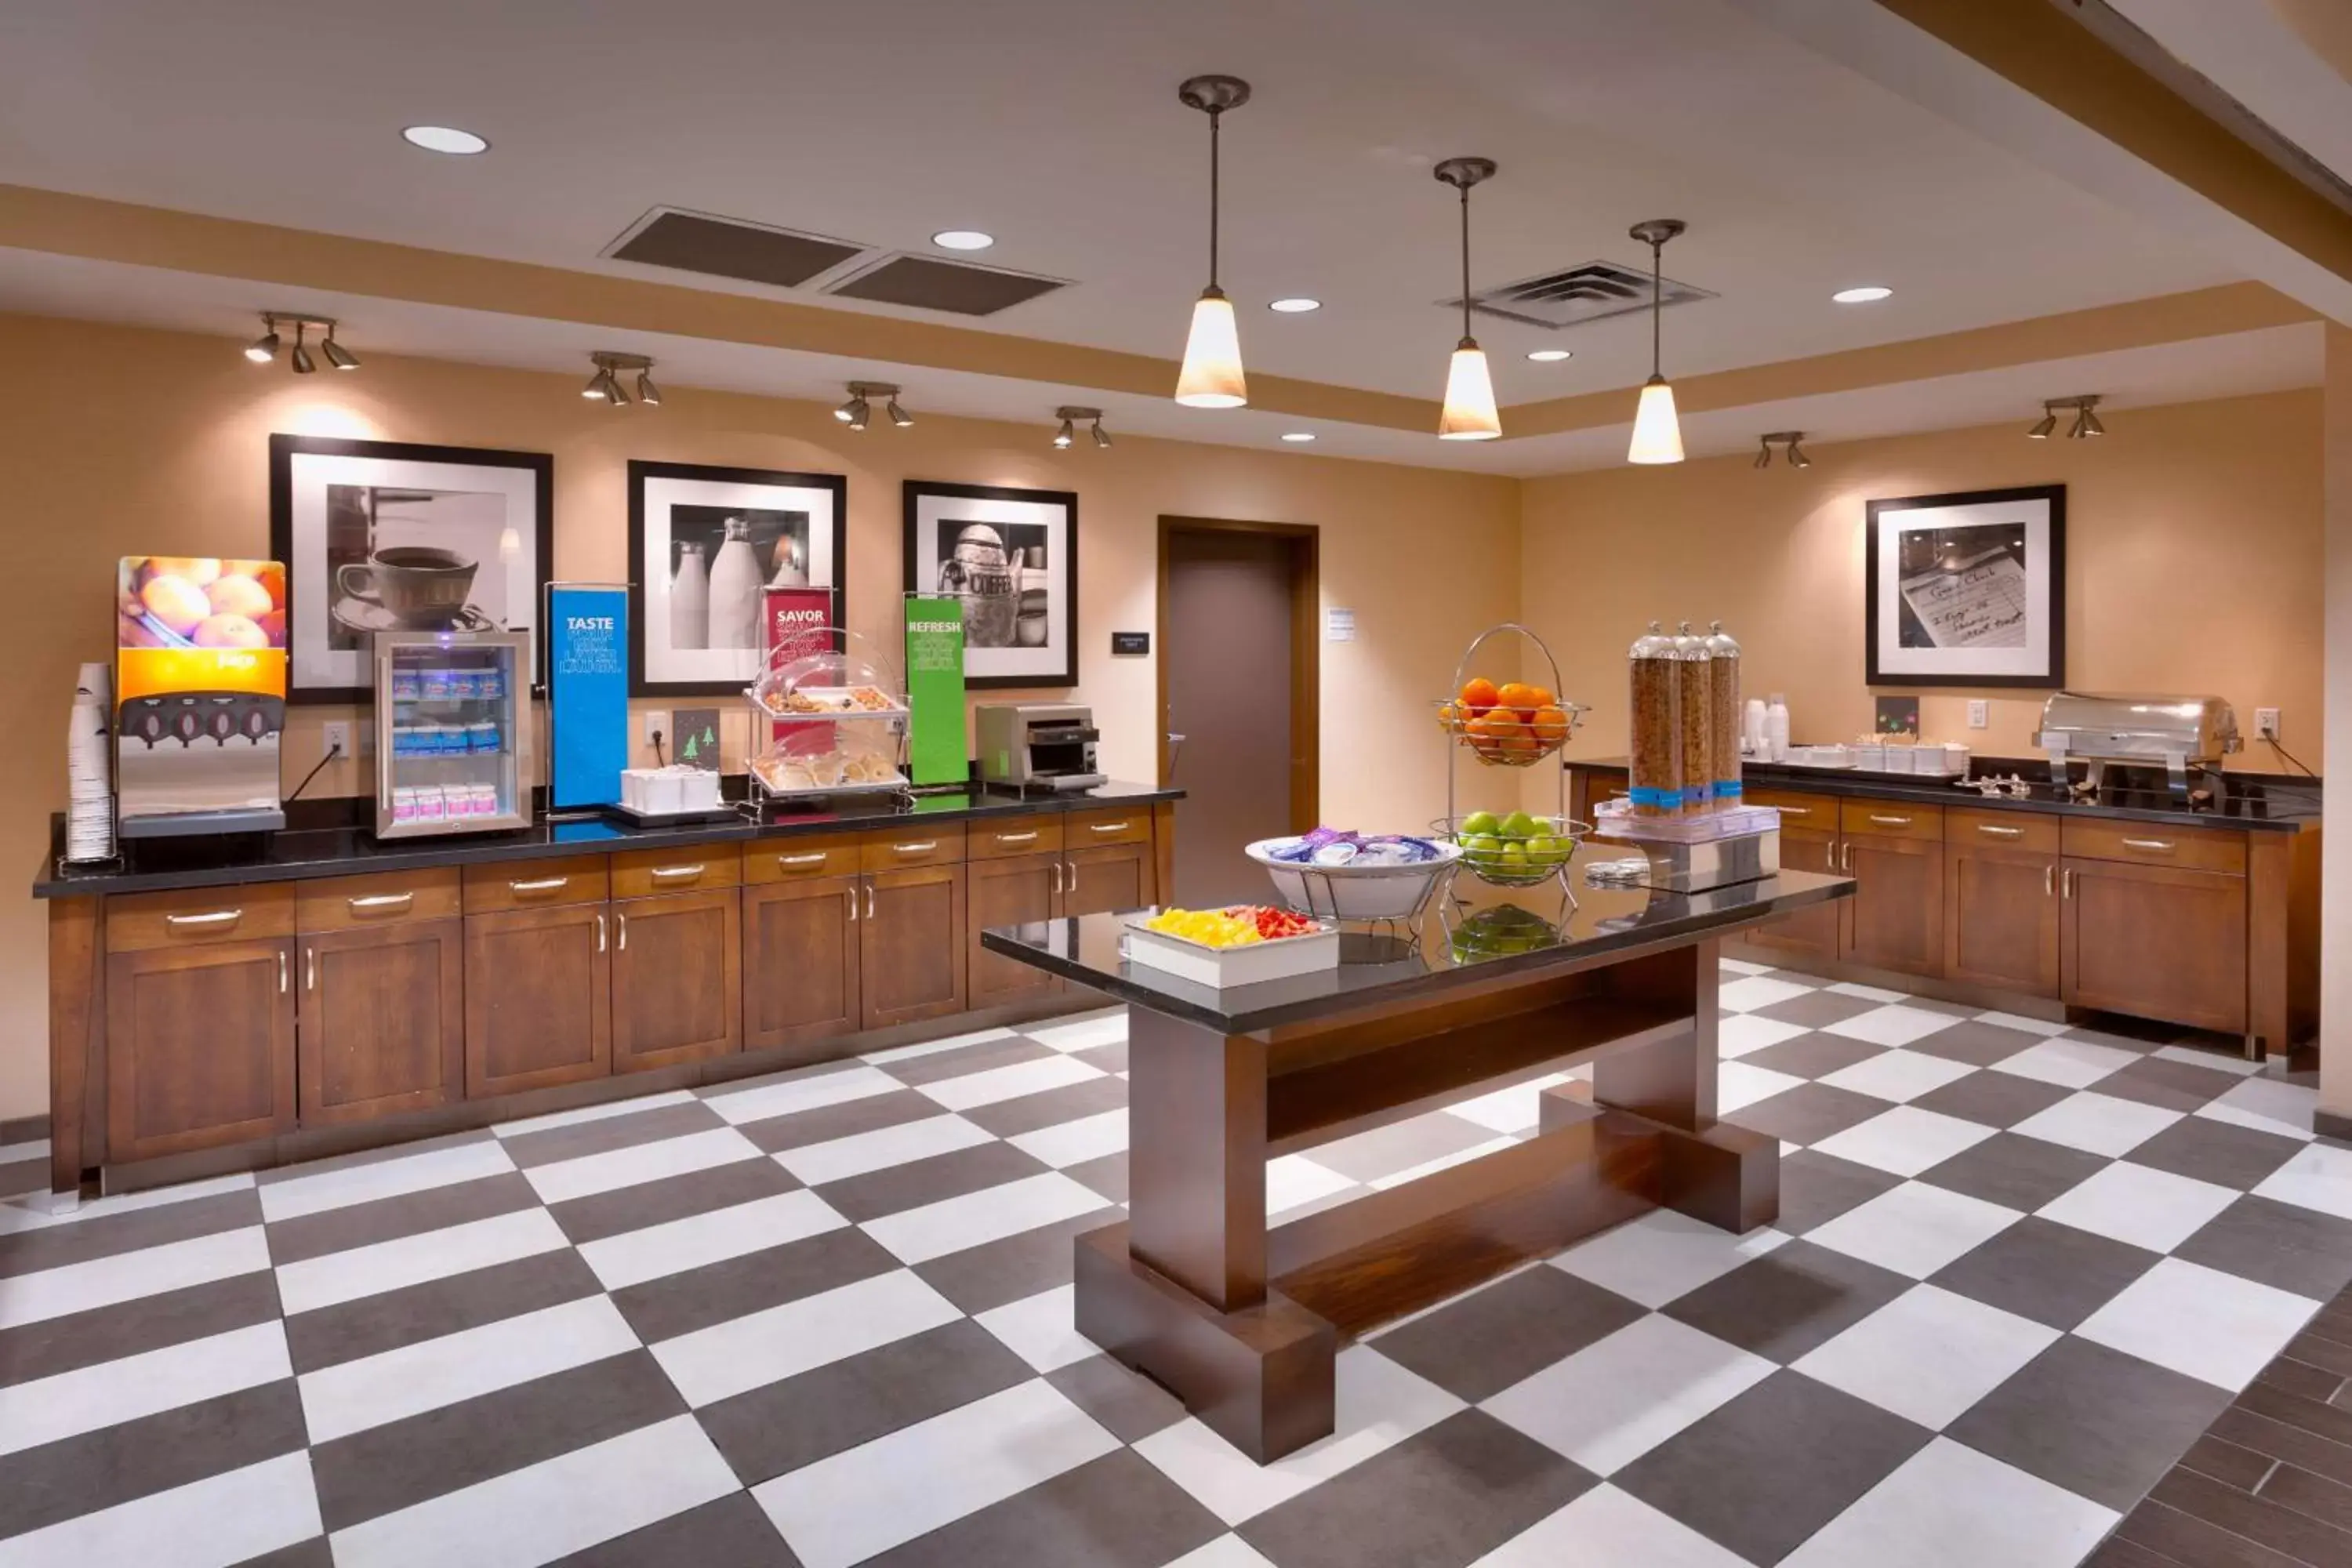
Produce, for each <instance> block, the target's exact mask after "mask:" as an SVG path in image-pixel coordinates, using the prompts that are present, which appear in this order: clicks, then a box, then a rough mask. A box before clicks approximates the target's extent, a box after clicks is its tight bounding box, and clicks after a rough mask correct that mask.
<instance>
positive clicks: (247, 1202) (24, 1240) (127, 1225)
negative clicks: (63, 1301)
mask: <svg viewBox="0 0 2352 1568" xmlns="http://www.w3.org/2000/svg"><path fill="white" fill-rule="evenodd" d="M260 1223H261V1199H260V1197H259V1196H258V1195H257V1194H255V1193H254V1192H252V1191H251V1190H250V1189H248V1190H247V1191H244V1192H235V1193H217V1194H214V1195H213V1196H211V1197H208V1198H190V1199H189V1200H188V1201H187V1202H185V1203H177V1204H158V1205H155V1206H154V1207H153V1208H145V1209H132V1210H131V1211H130V1212H129V1213H128V1214H118V1215H100V1216H96V1217H93V1218H89V1219H78V1220H75V1221H74V1222H73V1223H72V1224H70V1225H53V1226H44V1227H42V1228H40V1229H37V1230H24V1231H18V1232H17V1233H16V1234H15V1235H13V1236H0V1279H7V1278H8V1277H10V1276H11V1275H16V1274H30V1273H32V1272H33V1271H35V1270H36V1269H41V1268H65V1267H66V1266H68V1264H74V1263H87V1262H89V1261H90V1260H91V1259H93V1258H113V1257H116V1256H119V1255H120V1254H121V1253H125V1252H136V1251H138V1250H139V1249H140V1248H142V1247H163V1246H165V1245H168V1244H169V1243H172V1242H174V1241H189V1240H193V1239H194V1238H195V1237H200V1236H216V1235H218V1234H219V1233H220V1232H222V1231H225V1230H240V1229H243V1228H244V1227H245V1226H253V1225H259V1224H260Z"/></svg>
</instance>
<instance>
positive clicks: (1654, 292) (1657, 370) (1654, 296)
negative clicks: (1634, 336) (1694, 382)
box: [1650, 239, 1666, 376]
mask: <svg viewBox="0 0 2352 1568" xmlns="http://www.w3.org/2000/svg"><path fill="white" fill-rule="evenodd" d="M1665 248H1666V246H1665V241H1664V240H1661V239H1654V240H1652V241H1650V374H1651V375H1653V376H1661V375H1664V374H1665V368H1664V365H1665V358H1664V349H1663V348H1662V347H1661V346H1660V339H1659V335H1658V318H1659V317H1660V316H1661V315H1663V314H1664V310H1665V307H1664V304H1663V303H1662V302H1661V301H1662V296H1661V293H1660V285H1659V274H1660V273H1661V272H1662V271H1663V270H1664V268H1665V264H1666V262H1665V254H1664V252H1665Z"/></svg>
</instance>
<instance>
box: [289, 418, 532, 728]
mask: <svg viewBox="0 0 2352 1568" xmlns="http://www.w3.org/2000/svg"><path fill="white" fill-rule="evenodd" d="M554 471H555V459H554V458H551V457H549V456H548V455H547V454H546V453H544V452H498V451H489V450H486V449H483V448H478V447H427V446H416V445H413V444H411V443H408V442H404V441H354V440H343V439H340V438H335V437H319V436H288V435H274V436H272V437H269V549H270V553H271V554H272V555H274V556H275V557H276V558H277V559H278V560H280V561H283V562H284V563H286V574H287V594H288V605H287V617H288V626H287V632H288V637H287V641H288V652H289V668H288V672H287V688H288V690H287V698H288V700H289V701H294V702H364V701H366V700H368V698H369V695H370V693H371V691H372V689H373V687H372V680H373V665H372V664H371V663H370V658H371V653H370V648H371V639H372V638H373V636H374V634H375V633H377V632H430V631H451V632H467V631H484V632H487V631H507V632H523V631H530V630H533V629H534V628H535V627H536V626H538V606H539V605H540V603H541V596H542V592H543V590H544V589H545V588H546V586H547V571H548V560H549V557H550V556H551V554H552V552H553V549H554V515H555V514H554ZM531 658H532V668H531V684H532V685H533V687H536V686H537V685H538V684H539V682H540V679H541V676H540V673H539V653H538V648H537V645H536V641H534V645H533V648H532V654H531Z"/></svg>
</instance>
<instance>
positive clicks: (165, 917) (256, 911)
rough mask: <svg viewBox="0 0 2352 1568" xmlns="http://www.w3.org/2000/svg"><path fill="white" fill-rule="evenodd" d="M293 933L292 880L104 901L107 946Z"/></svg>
mask: <svg viewBox="0 0 2352 1568" xmlns="http://www.w3.org/2000/svg"><path fill="white" fill-rule="evenodd" d="M293 934H294V884H293V883H291V882H263V883H247V884H246V885H245V886H242V887H234V888H187V889H180V890H177V891H174V892H169V893H124V894H121V895H120V896H118V897H115V898H110V899H109V900H106V951H107V952H138V951H140V950H142V949H144V948H151V947H189V946H193V945H194V944H195V943H197V942H259V941H262V940H265V939H267V938H270V937H280V936H292V935H293Z"/></svg>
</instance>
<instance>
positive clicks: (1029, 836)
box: [996, 827, 1037, 844]
mask: <svg viewBox="0 0 2352 1568" xmlns="http://www.w3.org/2000/svg"><path fill="white" fill-rule="evenodd" d="M996 841H997V842H998V843H999V844H1034V843H1036V842H1037V830H1036V829H1035V828H1034V827H1033V828H1031V829H1030V830H1029V831H1028V832H1026V833H1000V834H998V835H997V836H996Z"/></svg>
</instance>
